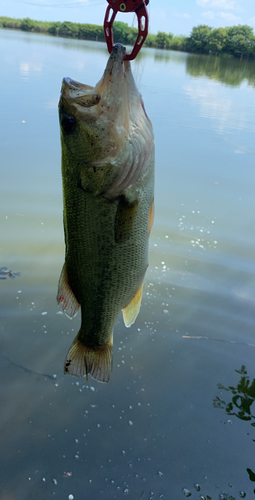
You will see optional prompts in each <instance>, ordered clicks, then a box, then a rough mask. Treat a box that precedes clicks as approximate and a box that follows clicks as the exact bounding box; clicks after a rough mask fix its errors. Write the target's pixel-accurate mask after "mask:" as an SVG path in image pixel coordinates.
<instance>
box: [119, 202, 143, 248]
mask: <svg viewBox="0 0 255 500" xmlns="http://www.w3.org/2000/svg"><path fill="white" fill-rule="evenodd" d="M137 206H138V201H137V200H135V201H133V202H132V203H130V202H129V201H128V199H127V198H126V196H125V195H122V196H120V199H119V204H118V208H117V212H116V216H115V223H114V237H115V242H116V243H123V242H124V241H126V240H127V239H128V238H129V237H130V235H131V233H132V228H133V223H134V218H135V214H136V209H137Z"/></svg>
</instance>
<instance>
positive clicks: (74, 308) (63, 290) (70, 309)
mask: <svg viewBox="0 0 255 500" xmlns="http://www.w3.org/2000/svg"><path fill="white" fill-rule="evenodd" d="M57 302H58V304H61V306H62V310H63V312H64V313H65V314H66V315H67V316H68V317H69V318H73V317H74V316H76V314H77V313H78V310H79V307H80V304H79V302H78V301H77V299H76V297H75V295H74V293H73V291H72V289H71V287H70V284H69V281H68V276H67V271H66V264H65V263H64V265H63V268H62V271H61V275H60V278H59V283H58V294H57Z"/></svg>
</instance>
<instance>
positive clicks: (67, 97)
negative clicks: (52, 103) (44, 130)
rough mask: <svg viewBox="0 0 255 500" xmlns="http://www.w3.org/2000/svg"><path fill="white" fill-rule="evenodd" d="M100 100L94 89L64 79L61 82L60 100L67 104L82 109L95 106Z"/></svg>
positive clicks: (69, 79)
mask: <svg viewBox="0 0 255 500" xmlns="http://www.w3.org/2000/svg"><path fill="white" fill-rule="evenodd" d="M100 99H101V96H100V94H99V93H98V92H95V89H94V87H91V86H90V85H85V84H83V83H80V82H77V81H75V80H72V78H69V77H65V78H63V80H62V87H61V97H60V100H62V101H65V102H66V103H68V104H76V105H77V104H78V105H80V106H82V107H84V108H90V107H92V106H96V105H97V104H98V103H99V101H100Z"/></svg>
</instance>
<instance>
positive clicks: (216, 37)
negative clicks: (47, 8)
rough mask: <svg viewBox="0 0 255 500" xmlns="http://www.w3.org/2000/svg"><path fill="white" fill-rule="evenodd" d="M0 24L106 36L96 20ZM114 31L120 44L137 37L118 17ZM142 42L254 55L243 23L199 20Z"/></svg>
mask: <svg viewBox="0 0 255 500" xmlns="http://www.w3.org/2000/svg"><path fill="white" fill-rule="evenodd" d="M0 28H12V29H20V30H23V31H33V32H38V33H46V34H49V35H55V36H65V37H71V38H80V39H83V40H98V41H104V40H105V37H104V29H103V26H99V25H96V24H81V23H72V22H69V21H64V22H63V23H61V22H48V21H35V20H33V19H30V18H28V17H27V18H25V19H12V18H10V17H0ZM113 32H114V40H115V41H116V42H117V41H118V42H121V43H123V44H130V45H133V44H134V42H135V40H136V37H137V29H136V28H131V27H129V26H128V24H127V23H123V22H121V21H116V22H115V23H114V24H113ZM145 46H147V47H156V48H160V49H170V50H180V51H185V52H195V53H199V54H213V55H223V56H225V57H226V56H232V57H238V58H240V59H255V35H254V32H253V29H252V28H251V27H250V26H248V25H246V24H245V25H240V24H239V25H238V26H230V27H227V28H211V27H210V26H207V25H203V24H200V25H199V26H196V27H194V28H193V29H192V31H191V34H190V36H188V37H187V36H183V35H180V36H175V35H174V34H173V33H165V32H164V31H159V32H158V33H157V35H154V34H151V33H150V34H149V35H148V36H147V39H146V41H145Z"/></svg>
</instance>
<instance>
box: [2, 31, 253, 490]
mask: <svg viewBox="0 0 255 500" xmlns="http://www.w3.org/2000/svg"><path fill="white" fill-rule="evenodd" d="M107 58H108V53H107V50H106V45H105V44H101V43H96V42H95V43H94V42H89V41H77V40H70V39H63V38H54V37H47V36H43V35H38V34H30V33H28V34H26V33H22V32H14V31H7V30H0V68H1V80H0V89H1V163H0V165H1V182H0V234H1V239H0V267H7V269H11V270H12V271H13V272H19V273H20V276H16V277H15V278H14V279H11V278H10V277H9V276H6V275H0V277H1V278H4V277H6V279H2V280H0V290H1V303H0V315H1V322H0V347H1V354H0V356H1V357H0V359H1V364H0V375H1V382H2V383H1V415H0V430H1V454H0V457H1V458H0V470H1V474H0V500H34V499H37V500H45V499H49V498H52V497H54V498H56V499H59V500H65V499H68V498H70V499H71V498H74V499H75V500H84V499H89V500H90V499H92V498H93V499H100V498H101V499H103V500H105V499H124V498H130V499H132V500H141V499H142V500H149V499H153V500H155V499H159V498H160V499H167V500H179V499H182V498H185V496H189V494H191V495H192V498H194V499H206V500H209V499H213V500H216V499H231V500H233V499H236V500H237V499H239V498H244V497H245V495H246V498H247V499H250V498H254V488H255V485H254V479H255V476H254V473H255V443H254V439H255V431H254V418H255V417H254V416H253V413H254V408H253V407H252V405H253V402H254V398H255V387H254V385H255V382H254V379H255V365H254V358H255V329H254V309H255V267H254V266H255V252H254V248H255V231H254V224H255V223H254V214H255V196H254V187H255V169H254V167H255V140H254V133H255V63H254V62H245V61H237V60H232V59H219V58H214V57H209V56H197V55H191V54H185V53H177V52H166V51H161V50H154V49H143V50H142V53H141V54H140V56H139V57H138V58H137V60H136V61H135V62H133V63H132V69H133V73H134V76H135V79H136V82H137V85H138V87H139V89H140V91H141V94H142V96H143V99H144V102H145V107H146V111H147V113H148V115H149V117H150V119H151V121H152V123H153V126H154V131H155V144H156V190H155V204H156V216H155V223H154V227H153V230H152V234H151V239H150V258H149V261H150V266H149V269H148V271H147V274H146V281H145V287H144V296H143V301H142V307H141V311H140V314H139V316H138V318H137V320H136V323H135V324H134V325H133V326H132V327H131V328H130V329H126V328H125V327H124V325H123V321H122V318H121V317H120V318H119V320H118V322H117V324H116V326H115V330H114V362H113V373H112V378H111V381H110V382H109V384H106V385H105V384H99V383H97V382H96V381H93V380H92V379H90V380H89V383H88V384H87V383H86V379H75V378H72V377H68V376H64V375H63V362H64V358H65V355H66V352H67V350H68V348H69V346H70V344H71V341H72V339H73V338H74V336H75V335H76V333H77V331H78V328H79V325H80V318H79V317H77V318H75V319H74V320H72V321H70V320H69V319H68V318H67V317H66V316H64V315H62V314H60V312H59V309H58V307H57V304H56V291H57V283H58V279H59V275H60V271H61V268H62V264H63V260H64V239H63V226H62V185H61V172H60V154H61V152H60V139H59V124H58V111H57V103H58V99H59V92H60V86H61V80H62V78H63V77H64V76H69V77H71V78H73V79H75V80H78V81H81V82H83V83H86V84H90V85H95V83H96V82H97V81H98V80H99V79H100V78H101V76H102V73H103V70H104V68H105V65H106V62H107ZM219 384H220V385H219ZM252 412H253V413H252Z"/></svg>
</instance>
